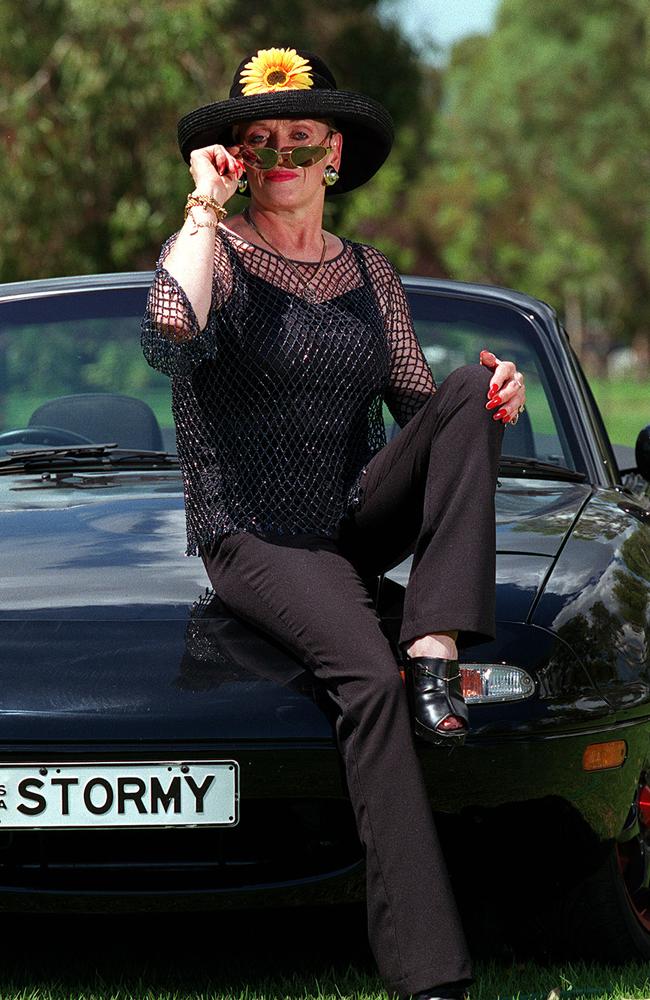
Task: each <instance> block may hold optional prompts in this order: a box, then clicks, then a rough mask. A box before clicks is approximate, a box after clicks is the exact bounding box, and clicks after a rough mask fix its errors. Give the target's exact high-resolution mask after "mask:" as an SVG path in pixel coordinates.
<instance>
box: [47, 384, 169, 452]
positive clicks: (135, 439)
mask: <svg viewBox="0 0 650 1000" xmlns="http://www.w3.org/2000/svg"><path fill="white" fill-rule="evenodd" d="M34 425H47V426H48V427H58V428H60V429H61V430H67V431H73V432H74V433H76V434H82V435H84V437H86V438H88V439H89V440H91V441H96V442H103V443H104V442H105V443H107V442H109V441H115V442H116V443H117V444H118V445H119V447H120V448H144V449H146V450H151V451H162V450H163V440H162V434H161V432H160V426H159V424H158V421H157V420H156V416H155V414H154V412H153V410H152V409H151V407H150V406H149V405H148V404H147V403H145V402H144V401H143V400H141V399H135V398H134V397H133V396H122V395H120V394H119V393H113V392H82V393H79V394H77V395H73V396H59V397H58V398H57V399H50V400H48V401H47V402H46V403H42V404H41V406H39V407H38V408H37V409H36V410H34V412H33V413H32V415H31V417H30V418H29V426H30V427H33V426H34Z"/></svg>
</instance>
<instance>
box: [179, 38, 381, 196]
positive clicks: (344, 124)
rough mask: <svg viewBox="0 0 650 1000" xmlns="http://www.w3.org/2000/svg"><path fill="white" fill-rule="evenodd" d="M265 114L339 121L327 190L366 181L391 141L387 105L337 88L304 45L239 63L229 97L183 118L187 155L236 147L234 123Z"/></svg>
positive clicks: (340, 190)
mask: <svg viewBox="0 0 650 1000" xmlns="http://www.w3.org/2000/svg"><path fill="white" fill-rule="evenodd" d="M305 64H307V65H305ZM242 75H243V79H242ZM266 88H268V89H266ZM262 118H279V119H283V118H330V119H332V120H333V121H334V122H335V123H336V127H337V129H338V131H340V132H341V133H342V134H343V153H342V157H341V166H340V167H339V179H338V181H337V182H336V184H334V185H333V186H332V187H328V188H327V189H326V190H327V193H328V194H339V193H343V192H344V191H352V190H353V188H356V187H359V186H360V185H361V184H365V182H366V181H367V180H369V179H370V178H371V177H372V176H373V174H375V173H376V172H377V170H379V168H380V166H381V165H382V163H383V162H384V160H385V159H386V157H387V156H388V154H389V152H390V149H391V146H392V144H393V121H392V118H391V116H390V113H389V112H388V111H387V109H386V108H385V107H384V106H383V105H382V104H380V103H379V102H378V101H374V100H372V98H370V97H366V96H365V95H364V94H358V93H356V92H354V91H347V90H339V89H338V87H337V85H336V80H335V79H334V76H333V75H332V73H331V71H330V70H329V69H328V67H327V66H326V65H325V63H324V62H323V60H322V59H320V58H319V57H318V56H316V55H314V54H313V53H311V52H306V51H304V50H302V49H298V50H296V49H261V50H259V51H258V52H257V53H255V54H254V55H253V56H249V57H247V58H246V59H243V60H242V61H241V63H240V64H239V66H238V67H237V69H236V71H235V75H234V78H233V85H232V87H231V88H230V97H229V99H228V100H225V101H215V102H214V103H213V104H206V105H204V106H203V107H200V108H197V109H196V110H195V111H190V112H189V114H187V115H184V116H183V117H182V118H181V120H180V121H179V123H178V145H179V146H180V150H181V154H182V156H183V159H184V160H185V162H186V163H188V164H189V162H190V154H191V153H192V151H193V150H194V149H200V148H201V147H202V146H210V145H212V144H214V143H220V144H221V145H223V146H232V145H235V142H234V139H233V134H232V127H233V125H236V124H237V123H238V122H245V121H254V120H257V119H262Z"/></svg>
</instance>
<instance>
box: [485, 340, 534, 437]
mask: <svg viewBox="0 0 650 1000" xmlns="http://www.w3.org/2000/svg"><path fill="white" fill-rule="evenodd" d="M480 362H481V364H482V365H485V367H486V368H491V369H492V370H493V371H494V375H493V377H492V378H491V379H490V388H489V390H488V401H487V403H486V404H485V408H486V410H495V411H496V412H495V413H494V414H493V417H492V419H493V420H502V421H503V423H504V424H516V423H517V421H518V420H519V414H520V413H521V411H522V410H523V408H524V404H525V402H526V387H525V385H524V376H523V375H522V373H521V372H518V371H517V366H516V365H515V364H514V362H512V361H499V359H498V358H497V357H496V355H494V354H492V352H491V351H481V354H480Z"/></svg>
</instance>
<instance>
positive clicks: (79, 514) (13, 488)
mask: <svg viewBox="0 0 650 1000" xmlns="http://www.w3.org/2000/svg"><path fill="white" fill-rule="evenodd" d="M75 479H78V480H79V481H80V483H84V484H86V483H88V482H89V483H90V485H84V486H81V485H78V486H76V487H75V488H69V487H65V486H61V487H60V488H57V487H54V488H53V487H52V486H50V485H47V486H46V485H44V484H41V481H40V480H39V479H31V478H28V477H22V478H21V477H14V478H10V479H7V478H5V479H3V480H2V482H1V483H0V487H2V492H1V493H0V565H1V566H2V580H1V582H0V620H2V619H3V618H11V619H14V620H15V619H16V618H20V619H32V620H33V619H35V618H45V619H57V620H69V619H74V620H93V621H102V620H108V621H115V620H138V621H140V620H143V619H159V618H163V619H166V620H169V619H177V620H185V618H186V617H187V612H188V608H189V607H190V606H191V605H192V604H193V603H194V601H196V600H197V598H198V597H199V596H200V595H201V593H203V591H204V589H205V586H206V584H207V582H208V581H207V577H206V574H205V570H204V568H203V564H202V562H201V560H200V559H197V558H186V557H185V556H184V554H183V553H184V551H185V545H186V540H185V517H184V511H183V504H182V496H181V495H180V494H179V482H178V478H177V477H171V478H170V477H167V478H165V477H158V478H156V477H154V476H149V477H148V476H146V475H140V476H135V477H134V478H132V479H131V478H128V477H127V478H126V480H125V477H124V474H122V475H115V476H114V477H113V478H112V479H111V477H110V476H109V477H107V476H105V475H103V476H98V477H95V480H99V483H100V485H93V483H94V482H95V480H93V477H91V476H77V477H75ZM159 480H160V481H159ZM107 484H108V485H107ZM589 495H590V487H588V486H584V485H582V484H575V483H556V482H548V481H544V480H518V479H506V478H501V479H500V480H499V484H498V487H497V490H496V498H495V502H496V521H497V550H498V552H499V553H500V554H501V555H502V556H505V555H509V556H510V558H509V559H508V560H504V559H501V560H500V565H501V566H502V567H503V572H504V573H505V574H506V576H507V578H508V579H509V578H510V577H511V576H512V575H513V573H514V574H516V573H518V572H521V573H523V574H525V572H526V570H525V567H526V565H529V564H532V565H536V564H535V560H532V561H528V562H527V560H526V557H527V556H538V557H541V558H545V559H547V560H548V559H551V560H552V559H553V558H554V557H555V556H556V555H557V552H558V551H559V549H560V547H561V545H562V543H563V542H564V539H565V537H566V535H567V533H568V532H569V531H570V529H571V526H572V525H573V523H574V521H575V518H576V516H577V514H578V513H579V511H580V509H581V507H582V506H583V504H584V503H585V501H586V500H587V498H588V497H589ZM540 566H541V563H540ZM406 567H408V561H407V562H406V563H404V564H402V568H401V570H400V571H398V578H399V579H400V582H404V583H406V579H407V577H406V578H405V577H404V570H405V568H406ZM538 568H539V567H538ZM400 573H401V575H400ZM534 575H535V576H537V569H536V570H535V571H534Z"/></svg>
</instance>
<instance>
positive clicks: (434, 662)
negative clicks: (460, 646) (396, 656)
mask: <svg viewBox="0 0 650 1000" xmlns="http://www.w3.org/2000/svg"><path fill="white" fill-rule="evenodd" d="M402 660H403V663H404V667H405V679H406V692H407V695H408V699H409V705H410V708H411V713H412V717H413V724H414V729H415V734H416V736H420V737H421V738H422V739H424V740H427V742H429V743H433V744H434V745H435V746H445V747H461V746H462V745H463V743H464V742H465V737H466V735H467V731H468V729H469V715H468V712H467V705H466V704H465V699H464V698H463V690H462V686H461V679H460V670H459V668H458V660H444V659H442V658H440V657H438V656H409V655H408V654H407V652H406V651H405V650H402ZM451 719H456V720H458V722H460V723H461V725H457V724H455V725H454V724H450V722H448V721H447V720H451Z"/></svg>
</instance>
